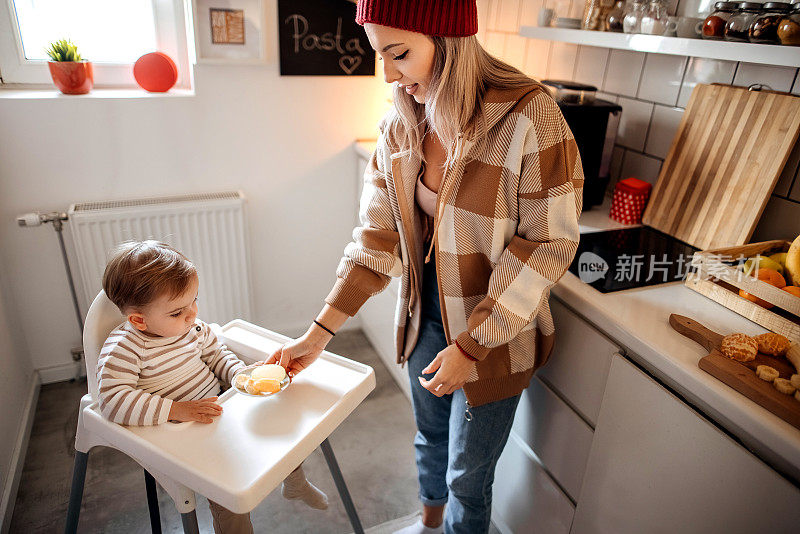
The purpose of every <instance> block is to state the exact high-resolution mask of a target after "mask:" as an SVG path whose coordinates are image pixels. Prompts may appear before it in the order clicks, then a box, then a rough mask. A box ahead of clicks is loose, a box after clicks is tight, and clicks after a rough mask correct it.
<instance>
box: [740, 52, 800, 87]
mask: <svg viewBox="0 0 800 534" xmlns="http://www.w3.org/2000/svg"><path fill="white" fill-rule="evenodd" d="M797 53H798V56H800V50H798V52H797ZM795 74H797V69H794V68H791V67H779V66H776V65H756V64H755V63H739V68H738V69H737V70H736V76H735V77H734V78H733V85H744V86H747V85H750V84H754V83H762V84H764V85H768V86H770V87H771V88H772V89H774V90H775V91H788V90H790V89H791V88H792V82H793V81H794V77H795Z"/></svg>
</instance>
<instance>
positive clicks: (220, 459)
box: [84, 319, 375, 513]
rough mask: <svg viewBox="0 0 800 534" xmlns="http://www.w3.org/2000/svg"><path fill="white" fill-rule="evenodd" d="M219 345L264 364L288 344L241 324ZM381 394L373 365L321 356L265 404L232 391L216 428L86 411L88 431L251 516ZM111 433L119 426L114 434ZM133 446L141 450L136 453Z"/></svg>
mask: <svg viewBox="0 0 800 534" xmlns="http://www.w3.org/2000/svg"><path fill="white" fill-rule="evenodd" d="M220 337H221V341H222V342H223V343H225V344H226V345H227V346H228V347H229V348H230V349H231V350H232V351H234V352H235V353H236V354H237V355H239V356H240V357H241V358H242V359H243V360H244V361H245V362H248V363H250V362H253V361H257V360H263V359H264V358H265V357H266V355H267V353H269V352H271V351H272V350H274V349H275V348H277V347H279V346H280V345H281V344H282V343H284V342H286V341H288V340H289V338H287V337H285V336H282V335H280V334H277V333H275V332H272V331H270V330H266V329H264V328H261V327H258V326H256V325H253V324H251V323H248V322H246V321H242V320H238V319H237V320H234V321H231V322H230V323H228V324H226V325H225V326H223V327H222V332H221V336H220ZM374 388H375V372H374V371H373V369H372V368H371V367H369V366H367V365H363V364H360V363H358V362H355V361H352V360H348V359H347V358H343V357H341V356H337V355H335V354H331V353H329V352H323V353H322V354H321V355H320V357H319V358H318V359H317V360H316V361H315V362H314V363H313V364H312V365H311V366H309V367H308V368H307V369H305V370H303V371H302V372H301V373H300V374H298V375H297V376H296V377H294V379H293V380H292V384H291V386H290V387H289V388H287V389H286V390H284V391H282V392H280V393H278V394H276V395H273V396H271V397H266V398H263V399H257V398H252V397H248V396H245V395H241V394H239V393H237V392H236V390H235V389H233V388H231V389H229V390H227V391H226V392H225V393H223V394H222V395H221V396H220V403H221V405H222V407H223V412H222V415H220V416H219V417H218V418H216V419H215V420H214V422H213V423H210V424H201V423H194V422H193V423H180V424H175V423H166V424H163V425H158V426H147V427H135V426H122V425H116V424H114V423H109V421H107V420H105V419H104V418H103V416H102V415H101V413H100V410H99V407H98V406H97V403H93V404H92V405H90V406H89V407H88V408H87V409H86V410H85V412H84V423H85V425H86V427H87V429H88V430H90V431H92V430H93V429H96V428H98V426H97V425H102V428H103V432H102V435H103V436H104V438H107V439H108V441H109V444H110V445H112V446H113V445H114V440H115V438H116V437H118V436H119V437H120V440H121V441H122V440H124V443H126V446H127V450H128V451H130V452H131V453H133V454H134V455H135V456H136V457H137V458H138V459H139V460H142V461H143V462H145V463H147V464H149V465H150V466H151V467H152V468H153V469H155V470H158V471H160V472H161V473H163V474H164V475H166V476H168V477H170V478H171V479H173V480H175V481H176V482H179V483H181V484H183V485H185V486H187V487H188V488H190V489H192V490H193V491H195V492H196V493H199V494H201V495H204V496H206V497H207V498H209V499H211V500H213V501H216V502H217V503H219V504H221V505H222V506H224V507H226V508H228V509H229V510H232V511H234V512H236V513H245V512H249V511H250V510H252V509H253V508H255V507H256V506H257V505H258V503H260V502H261V501H262V500H263V499H264V497H266V496H267V494H269V492H270V491H272V490H273V489H274V488H275V487H276V486H277V485H278V484H279V483H280V482H281V481H282V480H283V479H284V478H285V477H286V476H287V475H288V474H289V473H290V472H291V471H292V470H294V469H295V468H296V467H297V466H298V465H299V464H300V463H301V462H302V461H303V460H304V459H305V458H307V457H308V455H309V454H311V452H312V451H313V450H314V449H315V448H317V447H318V446H319V445H320V443H322V441H323V440H325V438H327V437H328V436H329V435H330V434H331V433H332V432H333V431H334V430H335V429H336V427H337V426H339V424H341V422H342V421H344V419H345V418H346V417H347V416H348V415H349V414H350V413H351V412H352V411H353V410H354V409H355V408H356V407H357V406H358V405H359V404H360V403H361V401H363V400H364V399H365V398H366V397H367V395H368V394H369V393H370V392H371V391H372V390H373V389H374ZM109 426H112V427H115V428H113V429H111V431H109ZM131 441H134V442H135V444H136V445H135V447H136V450H133V449H132V448H131V446H130V444H131Z"/></svg>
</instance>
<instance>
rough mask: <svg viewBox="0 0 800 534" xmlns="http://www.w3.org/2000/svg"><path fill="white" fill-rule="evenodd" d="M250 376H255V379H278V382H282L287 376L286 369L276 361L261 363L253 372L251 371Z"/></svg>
mask: <svg viewBox="0 0 800 534" xmlns="http://www.w3.org/2000/svg"><path fill="white" fill-rule="evenodd" d="M250 376H251V377H253V380H259V379H262V378H268V379H270V380H277V381H278V382H281V381H283V379H284V378H286V369H284V368H283V367H281V366H280V365H277V364H274V363H267V364H264V365H259V366H258V367H256V368H255V369H253V372H252V373H250Z"/></svg>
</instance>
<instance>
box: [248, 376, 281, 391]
mask: <svg viewBox="0 0 800 534" xmlns="http://www.w3.org/2000/svg"><path fill="white" fill-rule="evenodd" d="M251 380H252V381H253V389H254V390H255V391H257V392H258V393H277V392H278V391H280V390H281V383H280V381H278V380H273V379H271V378H253V379H251Z"/></svg>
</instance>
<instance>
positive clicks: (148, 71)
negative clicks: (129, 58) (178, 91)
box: [133, 52, 178, 93]
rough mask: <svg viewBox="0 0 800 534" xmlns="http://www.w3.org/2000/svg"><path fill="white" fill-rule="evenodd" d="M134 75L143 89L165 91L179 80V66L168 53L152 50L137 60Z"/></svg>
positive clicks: (153, 91) (157, 91)
mask: <svg viewBox="0 0 800 534" xmlns="http://www.w3.org/2000/svg"><path fill="white" fill-rule="evenodd" d="M133 77H134V78H136V83H138V84H139V85H140V86H141V88H142V89H144V90H146V91H150V92H151V93H165V92H167V91H169V90H170V89H171V88H172V86H173V85H175V82H177V81H178V67H177V66H176V65H175V62H174V61H172V58H171V57H169V56H168V55H166V54H164V53H162V52H151V53H149V54H145V55H143V56H142V57H140V58H139V59H137V60H136V63H134V65H133Z"/></svg>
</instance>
